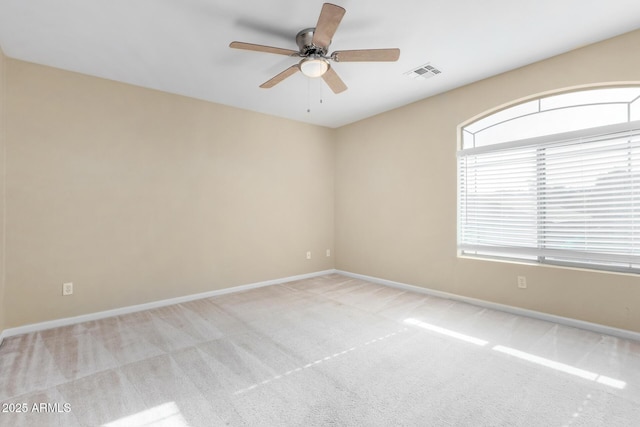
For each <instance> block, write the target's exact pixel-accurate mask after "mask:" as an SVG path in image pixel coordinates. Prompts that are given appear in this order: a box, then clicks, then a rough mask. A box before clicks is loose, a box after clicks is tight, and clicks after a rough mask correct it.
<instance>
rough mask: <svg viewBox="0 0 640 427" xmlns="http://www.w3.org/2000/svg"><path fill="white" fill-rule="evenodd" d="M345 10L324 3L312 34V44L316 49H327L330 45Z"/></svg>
mask: <svg viewBox="0 0 640 427" xmlns="http://www.w3.org/2000/svg"><path fill="white" fill-rule="evenodd" d="M345 12H346V10H344V8H342V7H340V6H336V5H335V4H331V3H325V4H323V5H322V11H321V12H320V17H319V18H318V23H317V24H316V29H315V31H314V33H313V40H312V43H313V44H314V45H316V46H318V47H324V48H327V47H329V45H330V44H331V39H332V38H333V35H334V34H335V32H336V30H337V29H338V25H340V21H342V17H343V16H344V14H345Z"/></svg>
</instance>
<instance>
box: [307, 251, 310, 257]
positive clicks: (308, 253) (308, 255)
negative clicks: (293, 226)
mask: <svg viewBox="0 0 640 427" xmlns="http://www.w3.org/2000/svg"><path fill="white" fill-rule="evenodd" d="M307 259H311V251H308V252H307Z"/></svg>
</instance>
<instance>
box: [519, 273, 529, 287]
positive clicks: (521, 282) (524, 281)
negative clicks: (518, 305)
mask: <svg viewBox="0 0 640 427" xmlns="http://www.w3.org/2000/svg"><path fill="white" fill-rule="evenodd" d="M518 287H519V288H520V289H527V278H526V277H525V276H518Z"/></svg>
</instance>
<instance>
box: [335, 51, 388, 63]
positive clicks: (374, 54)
mask: <svg viewBox="0 0 640 427" xmlns="http://www.w3.org/2000/svg"><path fill="white" fill-rule="evenodd" d="M331 56H332V57H333V59H334V61H336V62H358V61H382V62H385V61H387V62H393V61H397V60H398V58H400V49H395V48H394V49H361V50H339V51H337V52H333V54H332V55H331Z"/></svg>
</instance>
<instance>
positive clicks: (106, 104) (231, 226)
mask: <svg viewBox="0 0 640 427" xmlns="http://www.w3.org/2000/svg"><path fill="white" fill-rule="evenodd" d="M7 81H8V85H7V86H8V87H7V90H8V104H7V125H8V129H7V178H6V179H7V197H6V203H7V236H6V242H7V245H6V259H7V276H6V277H7V279H6V301H7V304H6V310H7V316H6V323H5V325H4V326H5V327H6V328H10V327H17V326H21V325H25V324H29V323H34V322H41V321H46V320H50V319H57V318H64V317H70V316H75V315H80V314H85V313H92V312H96V311H100V310H106V309H113V308H117V307H123V306H128V305H133V304H140V303H144V302H149V301H156V300H161V299H165V298H171V297H176V296H181V295H188V294H193V293H199V292H205V291H210V290H215V289H220V288H225V287H230V286H235V285H241V284H246V283H254V282H259V281H264V280H269V279H275V278H282V277H288V276H292V275H298V274H304V273H310V272H316V271H321V270H325V269H330V268H333V267H334V263H333V258H332V257H331V258H327V257H326V256H325V255H324V254H325V251H326V249H332V250H333V230H334V221H333V215H334V208H333V197H334V182H333V180H334V178H333V177H334V170H333V168H334V155H335V145H334V140H335V138H334V132H335V131H334V130H331V129H327V128H322V127H316V126H310V125H306V124H301V123H296V122H293V121H288V120H282V119H277V118H273V117H269V116H266V115H261V114H256V113H251V112H247V111H242V110H238V109H234V108H229V107H224V106H220V105H215V104H211V103H207V102H201V101H197V100H194V99H190V98H185V97H180V96H175V95H170V94H166V93H161V92H156V91H152V90H147V89H142V88H137V87H133V86H128V85H125V84H119V83H115V82H111V81H107V80H102V79H98V78H93V77H88V76H84V75H79V74H75V73H70V72H66V71H61V70H56V69H52V68H47V67H42V66H38V65H34V64H30V63H25V62H21V61H17V60H12V59H8V60H7ZM308 250H310V251H312V254H313V257H312V259H311V260H307V259H306V257H305V254H306V251H308ZM64 282H73V284H74V288H75V289H74V290H75V292H74V295H73V296H70V297H62V296H61V288H62V284H63V283H64Z"/></svg>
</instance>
